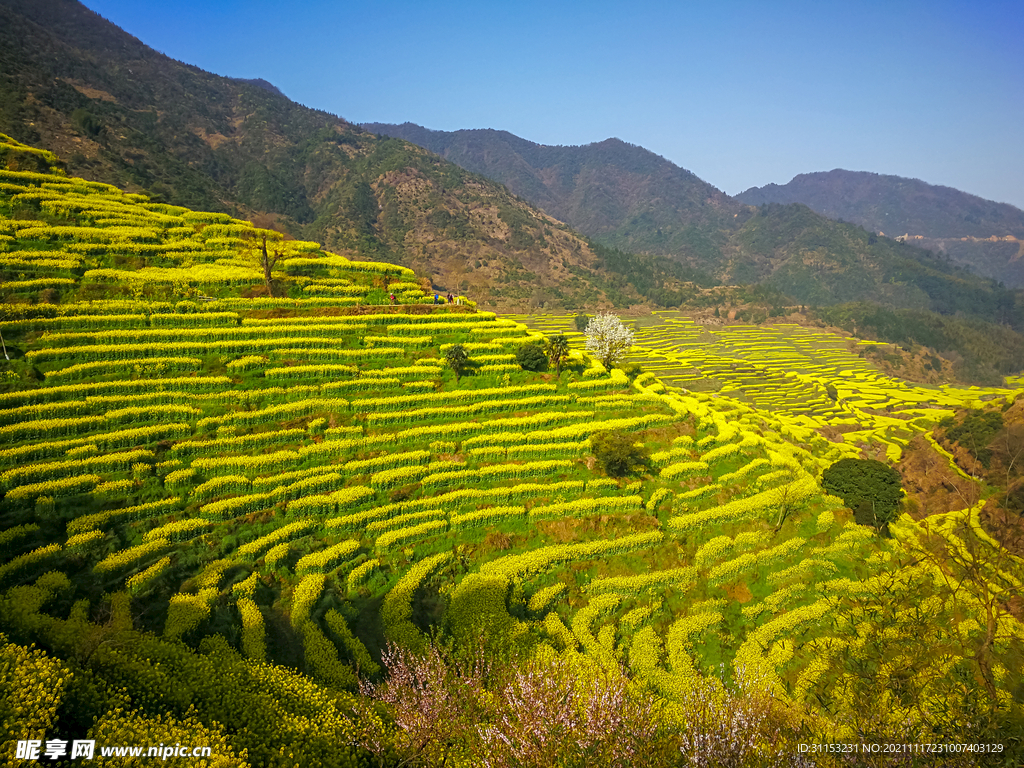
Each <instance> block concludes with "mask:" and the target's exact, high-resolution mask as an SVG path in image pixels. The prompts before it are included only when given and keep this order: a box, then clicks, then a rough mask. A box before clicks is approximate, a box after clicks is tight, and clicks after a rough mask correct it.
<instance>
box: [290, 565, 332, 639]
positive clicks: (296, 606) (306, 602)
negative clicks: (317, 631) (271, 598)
mask: <svg viewBox="0 0 1024 768" xmlns="http://www.w3.org/2000/svg"><path fill="white" fill-rule="evenodd" d="M326 579H327V576H326V575H325V574H322V573H310V574H307V575H305V576H303V577H302V580H301V581H300V582H299V584H298V586H297V587H295V591H294V593H292V612H291V622H292V626H293V627H295V628H296V629H298V628H299V627H301V626H302V624H303V623H304V622H305V621H306V620H307V619H308V618H309V613H310V611H312V610H313V607H314V606H315V605H316V602H317V601H318V600H319V599H320V594H321V593H322V592H323V591H324V582H325V581H326Z"/></svg>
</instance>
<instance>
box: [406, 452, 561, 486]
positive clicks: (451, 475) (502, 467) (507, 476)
mask: <svg viewBox="0 0 1024 768" xmlns="http://www.w3.org/2000/svg"><path fill="white" fill-rule="evenodd" d="M574 466H576V464H575V462H573V461H571V460H569V459H550V460H547V461H528V462H525V463H523V464H489V465H487V466H484V467H480V468H479V469H455V470H448V471H445V472H435V473H433V474H430V475H427V476H426V477H424V478H423V480H422V484H423V486H424V487H427V488H430V487H438V486H441V487H444V486H450V485H473V484H476V483H491V482H496V481H500V480H519V479H521V478H527V477H547V476H550V475H553V474H555V473H557V472H568V471H570V470H571V469H572V468H573V467H574Z"/></svg>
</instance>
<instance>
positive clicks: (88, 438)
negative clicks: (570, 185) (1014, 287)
mask: <svg viewBox="0 0 1024 768" xmlns="http://www.w3.org/2000/svg"><path fill="white" fill-rule="evenodd" d="M0 141H2V144H3V147H4V152H3V157H4V158H5V162H6V164H7V166H8V167H7V168H6V169H0V249H2V250H0V266H2V276H0V299H2V303H0V331H2V333H3V339H4V348H5V352H6V354H5V360H4V361H2V362H3V365H2V377H0V435H2V439H3V442H2V448H0V490H2V492H3V494H4V496H3V499H2V501H0V552H2V555H3V563H2V565H0V670H3V674H4V676H5V679H6V680H10V681H12V683H11V684H9V685H5V686H2V687H0V709H2V710H3V711H5V712H15V713H17V716H12V717H9V718H5V719H3V720H2V721H0V744H2V745H3V746H2V749H4V750H11V751H12V752H8V753H7V754H12V753H13V750H14V749H15V747H16V744H17V742H18V741H22V742H26V741H28V740H38V741H39V742H40V744H42V743H44V741H46V740H50V739H53V740H63V741H64V742H65V743H71V740H73V739H85V738H88V739H93V740H95V741H96V750H97V754H98V755H101V756H102V752H101V750H102V749H104V748H110V747H111V746H112V745H123V744H136V745H138V744H143V745H146V744H152V745H156V744H158V743H159V744H161V745H170V744H174V745H175V747H177V746H178V745H182V746H186V747H192V746H195V745H203V746H207V747H210V748H211V749H212V750H213V752H214V755H215V757H216V760H215V764H217V765H220V766H224V768H245V767H246V766H272V767H273V768H284V767H285V766H292V765H295V764H296V763H297V764H300V765H322V766H331V767H336V768H355V767H356V766H359V765H366V764H372V763H374V762H375V763H376V764H383V765H390V764H394V763H396V762H400V763H404V764H408V765H413V764H416V765H424V766H427V765H440V764H445V763H448V764H453V765H469V764H485V763H490V764H493V765H518V766H522V767H523V768H542V766H543V767H544V768H547V766H551V765H582V764H586V763H587V761H588V760H591V759H592V758H593V755H595V754H599V755H602V764H608V765H621V766H626V765H629V766H631V767H632V766H637V767H639V768H660V767H661V766H664V765H666V764H672V763H673V761H674V762H676V763H678V760H679V756H680V755H684V756H691V755H692V756H694V759H695V760H696V759H703V758H704V757H705V756H706V753H705V751H704V750H703V747H702V748H701V751H700V752H699V753H694V752H693V751H692V746H691V745H692V744H693V743H695V740H697V739H702V740H703V739H708V738H714V739H715V743H716V744H718V745H719V747H718V749H720V750H725V752H724V753H723V754H727V756H729V758H730V759H731V760H733V762H734V764H737V765H744V764H749V763H750V761H751V760H753V759H755V758H758V759H760V758H765V759H771V760H772V761H773V762H774V763H775V764H786V765H794V764H799V763H797V762H796V760H797V759H799V753H798V752H797V745H798V744H799V743H806V741H807V740H808V739H811V740H816V741H824V740H826V739H828V738H833V739H838V740H842V741H850V740H853V739H857V740H860V741H863V742H864V743H874V742H877V743H889V742H891V741H892V740H893V739H911V740H912V741H913V742H923V740H926V739H927V738H928V737H929V736H930V735H932V734H936V733H939V734H942V735H943V737H945V738H947V739H954V740H956V741H957V742H958V743H967V744H974V743H999V744H1005V745H1006V748H1005V752H1004V753H1002V754H1001V755H1000V756H999V757H1000V760H1001V763H999V764H1001V765H1007V766H1009V765H1012V764H1014V763H1015V762H1019V758H1020V757H1021V754H1020V749H1019V747H1018V746H1017V745H1019V744H1020V741H1019V740H1017V738H1016V737H1017V736H1018V735H1020V723H1021V722H1022V718H1024V712H1022V711H1021V705H1020V702H1021V701H1022V700H1024V699H1022V697H1021V693H1022V691H1021V689H1020V685H1021V684H1020V679H1019V676H1018V675H1015V674H1014V673H1013V672H1012V670H1013V669H1020V668H1021V663H1022V662H1021V660H1022V658H1024V627H1022V625H1021V624H1020V620H1019V619H1020V615H1019V610H1018V609H1019V606H1016V605H1013V604H1008V603H1007V601H1005V600H1004V599H1003V595H1005V594H1007V593H1008V592H1009V591H1012V590H1013V589H1014V586H1013V585H1014V584H1017V585H1019V584H1020V583H1021V579H1024V570H1022V568H1021V563H1020V561H1019V560H1017V559H1014V558H1010V557H1005V556H1003V555H1002V554H999V553H998V550H993V551H995V552H996V553H997V554H996V555H992V556H988V555H984V554H983V555H978V554H977V553H978V552H982V553H985V552H988V551H989V549H988V548H989V547H990V544H989V543H988V542H989V539H987V538H986V537H987V534H986V533H985V532H984V530H983V529H981V528H980V527H979V526H978V525H977V514H976V513H977V510H976V509H974V508H971V509H954V510H952V511H950V512H948V513H945V514H943V515H935V516H932V517H930V518H922V519H921V520H920V521H915V520H914V519H912V518H911V517H909V516H907V515H903V516H899V517H897V518H896V519H894V520H893V522H892V523H891V530H890V533H891V534H892V535H891V537H886V536H881V535H879V532H878V531H876V530H875V528H873V527H871V526H869V525H861V524H858V523H857V522H855V520H854V517H853V513H852V512H851V510H850V509H849V508H848V507H847V506H846V502H845V500H844V499H840V498H838V497H836V496H832V495H829V494H826V493H825V492H824V490H823V488H822V485H821V483H822V476H823V473H824V472H825V471H826V470H827V469H830V468H831V466H832V465H833V463H834V462H836V461H837V460H839V459H842V458H856V457H859V456H861V455H862V454H870V455H875V456H881V457H882V458H892V459H893V460H896V459H898V458H899V457H900V453H901V450H902V448H901V447H902V446H903V445H906V444H907V441H909V440H910V439H912V438H913V437H914V436H923V437H927V436H929V435H930V434H931V431H932V430H933V429H934V428H935V426H936V425H937V424H938V423H939V422H940V421H941V420H942V419H943V418H945V417H949V416H952V415H953V413H954V410H953V409H954V408H956V407H958V406H959V405H962V404H963V403H965V402H970V401H973V400H975V399H983V400H994V399H997V398H1005V397H1006V396H1007V395H1008V394H1010V393H1009V392H1008V391H1007V390H998V389H991V390H981V389H978V388H972V389H962V390H960V389H954V388H943V389H941V390H939V389H929V388H915V387H909V386H907V385H905V384H904V383H902V382H898V381H894V380H891V379H888V378H887V377H885V376H882V375H880V374H879V373H878V371H877V370H874V369H872V367H871V366H870V364H868V363H867V362H866V361H864V360H861V359H858V358H857V356H856V355H853V354H851V353H850V352H849V350H848V348H847V344H846V341H845V340H844V339H841V338H836V337H833V336H831V335H828V334H819V333H817V332H813V331H808V330H806V329H800V328H794V327H792V326H780V327H779V328H777V329H775V330H774V331H769V330H766V329H761V328H757V327H753V326H735V327H723V328H721V329H719V330H717V331H712V330H709V329H708V328H705V327H703V326H700V325H698V324H696V323H694V322H693V321H692V320H690V319H689V318H686V317H685V316H680V315H678V313H675V314H673V315H668V314H666V315H665V316H654V317H652V318H651V320H652V323H651V324H650V326H649V327H647V328H641V329H637V349H636V350H635V351H636V352H637V353H639V354H641V355H643V356H644V357H645V358H646V359H645V360H644V362H643V365H644V366H645V367H648V366H649V368H650V369H649V370H636V369H631V370H630V372H629V373H627V371H626V370H625V369H623V368H619V367H615V366H614V365H613V366H612V367H611V368H610V369H609V368H606V367H605V366H604V365H602V364H601V363H600V362H598V361H596V360H595V359H594V358H593V357H592V356H591V355H590V354H589V353H587V352H586V351H585V350H584V349H582V348H581V344H580V339H579V337H578V336H575V335H574V336H572V337H571V339H570V340H569V355H568V357H567V359H565V360H564V361H563V364H562V365H561V369H560V370H551V369H550V367H549V368H548V369H547V370H544V369H543V368H542V369H541V370H538V371H529V370H525V369H524V368H523V367H522V366H520V365H519V364H518V362H517V360H518V356H517V352H518V351H519V350H520V349H521V348H522V347H523V346H524V345H530V344H533V343H535V342H538V341H542V340H543V339H544V337H545V335H546V334H548V333H557V332H559V331H560V330H563V329H565V328H566V327H567V326H568V324H569V323H570V317H569V316H567V315H561V316H557V317H553V318H546V319H545V320H544V321H543V322H544V324H545V326H546V327H547V328H550V330H543V331H542V330H536V329H531V328H530V327H528V326H527V325H526V324H524V323H520V322H518V321H517V320H516V319H513V318H508V317H501V316H498V315H496V314H494V313H491V312H481V311H477V310H476V308H474V307H473V306H472V304H460V305H453V306H447V305H446V306H434V305H433V303H432V300H431V297H430V296H429V295H426V294H425V293H424V291H423V290H422V285H423V278H422V276H418V275H416V274H415V273H413V272H412V271H411V270H408V269H407V268H404V267H399V266H396V265H393V264H388V263H383V262H373V261H356V260H350V259H347V258H345V257H344V256H341V255H339V254H333V253H330V252H327V251H324V250H322V249H321V248H320V246H319V245H318V244H316V243H311V242H302V241H294V240H284V239H281V238H280V237H279V236H278V235H276V233H274V232H273V231H269V230H262V229H260V228H257V227H254V226H252V225H251V224H250V223H248V222H245V221H242V220H233V219H231V218H230V217H229V216H227V215H226V214H223V213H211V212H200V211H192V210H189V209H185V208H180V207H175V206H171V205H168V204H166V203H160V202H154V201H153V200H152V199H150V198H148V197H146V196H145V195H141V194H133V193H125V192H123V191H122V190H119V189H117V188H116V187H112V186H109V185H103V184H100V183H97V182H90V181H87V180H84V179H81V178H76V177H70V176H66V175H64V174H62V173H61V172H60V169H59V168H55V166H56V165H58V163H57V159H56V158H55V157H54V156H53V155H52V154H50V153H48V152H47V151H45V150H40V149H38V148H33V147H28V146H24V145H20V144H18V143H15V142H13V141H10V140H8V139H6V138H2V139H0ZM28 164H31V165H32V166H33V168H34V170H31V171H28V170H22V169H15V168H13V167H12V166H22V165H28ZM57 217H59V223H58V222H57V221H56V220H48V219H51V218H52V219H55V218H57ZM264 238H266V239H265V240H264ZM264 243H265V244H266V247H267V250H268V252H269V253H271V254H277V256H278V260H277V261H276V262H275V263H274V265H273V269H272V270H271V275H270V279H269V281H268V280H267V279H266V275H265V274H264V269H263V268H262V267H263V266H264V265H263V264H261V263H260V261H261V258H262V253H261V252H262V247H263V245H264ZM267 282H269V286H268V285H267ZM260 289H262V290H260ZM389 292H393V293H397V294H398V298H399V299H400V302H399V303H398V304H397V305H391V304H390V302H388V300H387V293H389ZM268 294H272V295H268ZM285 294H286V295H285ZM658 320H660V321H661V323H662V326H661V327H657V325H656V323H655V321H658ZM531 322H534V321H533V320H531ZM709 337H710V338H709ZM454 345H462V347H463V349H464V350H465V351H466V352H467V353H468V357H469V361H468V362H469V364H468V365H467V366H466V368H465V369H464V370H462V371H461V374H460V373H459V372H456V371H454V370H452V367H451V363H450V362H448V357H449V356H448V354H447V353H448V352H449V351H450V350H452V349H453V347H454ZM766 361H769V362H767V363H766ZM667 366H673V367H676V368H679V367H686V368H693V370H690V371H687V372H685V373H682V375H685V376H689V378H690V380H689V381H687V382H686V384H687V387H686V388H685V389H683V388H676V387H673V386H671V385H670V384H668V383H666V382H665V381H660V380H659V379H658V377H657V374H656V373H655V371H658V372H659V373H660V372H661V371H662V370H663V369H665V368H666V367H667ZM665 373H666V374H667V373H668V371H665ZM677 377H678V375H677ZM666 378H669V377H668V376H666ZM710 379H717V380H719V381H721V382H724V383H725V384H726V386H722V387H719V388H718V389H719V391H717V392H715V393H714V394H709V393H707V392H702V391H696V390H697V389H698V388H699V387H698V386H697V385H698V384H700V382H702V381H705V380H710ZM691 387H692V389H691ZM822 432H827V433H828V435H829V436H828V437H825V436H824V435H823V434H822ZM602 436H605V437H602ZM608 436H610V437H611V438H614V439H615V440H618V441H620V442H621V443H622V444H624V445H626V446H627V447H628V448H629V449H630V450H631V451H639V455H640V456H641V457H642V461H640V462H639V463H633V464H632V465H631V467H630V468H628V469H629V471H628V472H626V473H625V474H623V472H621V471H614V472H613V471H612V469H611V467H612V466H613V465H612V464H611V463H609V462H606V461H605V460H604V458H602V454H601V452H600V450H599V446H600V445H602V444H607V443H606V441H607V440H608V439H610V438H609V437H608ZM893 511H894V512H898V510H893ZM965 552H966V554H964V553H965ZM950 585H952V586H950ZM389 644H390V645H389ZM389 648H390V650H389ZM424 680H425V681H428V684H426V685H424V684H423V683H422V682H421V681H424ZM563 719H565V720H569V721H570V722H569V725H568V726H566V725H564V723H563ZM481 723H483V724H487V725H488V726H489V730H488V729H481V728H479V727H478V726H479V725H480V724H481ZM527 727H529V728H530V729H531V730H530V731H529V732H530V733H534V734H536V742H538V743H539V746H537V745H534V743H533V742H528V743H527V747H528V749H527V747H524V748H523V749H520V748H519V747H518V746H515V745H518V744H521V743H522V734H523V733H525V732H527V730H526V728H527ZM567 733H570V734H572V738H566V734H567ZM709 734H710V736H709ZM699 743H701V744H704V743H705V742H704V741H700V742H699ZM531 745H533V746H531ZM751 745H752V746H751ZM23 747H25V748H26V749H27V748H28V747H27V745H24V744H23ZM173 754H174V755H175V756H176V757H177V752H174V753H173ZM166 756H167V754H166V753H165V754H164V757H166ZM605 757H607V759H605ZM832 757H833V756H831V755H825V756H822V757H821V759H820V760H816V761H815V763H814V764H815V765H819V766H829V765H835V766H839V765H840V764H846V763H845V761H844V762H843V763H840V761H839V756H836V759H835V760H833V759H832ZM974 757H975V756H974V755H973V754H972V755H971V756H970V758H971V760H973V759H974ZM1003 757H1005V758H1006V759H1005V760H1002V758H1003ZM687 759H689V757H687ZM885 760H886V762H885V763H883V762H879V763H877V764H878V765H884V764H887V762H888V756H885ZM169 764H175V763H173V762H172V763H169ZM178 764H185V761H184V759H182V760H181V761H179V763H178ZM869 764H872V765H874V763H869ZM946 764H947V765H950V766H953V765H957V766H960V765H964V766H966V765H969V764H971V761H961V760H960V757H959V756H958V755H954V756H953V758H952V759H951V760H950V761H948V762H947V763H946Z"/></svg>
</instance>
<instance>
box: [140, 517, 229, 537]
mask: <svg viewBox="0 0 1024 768" xmlns="http://www.w3.org/2000/svg"><path fill="white" fill-rule="evenodd" d="M212 527H213V523H211V522H210V521H209V520H200V519H196V518H190V519H186V520H175V521H174V522H171V523H166V524H164V525H161V526H160V527H159V528H154V529H153V530H151V531H147V532H146V535H145V536H144V537H143V538H144V539H145V540H146V541H154V540H156V539H170V540H172V541H185V540H188V539H191V538H194V537H195V536H198V535H200V534H201V533H204V532H205V531H207V530H209V529H210V528H212Z"/></svg>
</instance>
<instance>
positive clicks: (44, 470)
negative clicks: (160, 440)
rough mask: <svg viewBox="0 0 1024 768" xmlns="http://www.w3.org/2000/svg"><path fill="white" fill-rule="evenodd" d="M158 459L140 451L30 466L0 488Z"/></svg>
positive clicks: (2, 479) (0, 477)
mask: <svg viewBox="0 0 1024 768" xmlns="http://www.w3.org/2000/svg"><path fill="white" fill-rule="evenodd" d="M155 459H156V455H155V454H154V453H153V452H152V451H149V450H145V449H138V450H134V451H123V452H120V453H110V454H105V455H102V456H91V457H89V458H84V459H70V460H67V461H53V462H47V463H45V464H28V465H23V466H20V467H17V468H16V469H9V470H7V471H6V472H4V473H3V474H0V487H3V488H14V487H15V486H19V485H26V484H29V483H38V482H41V481H45V480H58V479H66V478H67V477H68V476H69V475H82V474H85V473H88V472H114V471H118V470H124V469H127V468H129V467H131V466H132V465H133V464H135V463H136V462H139V461H148V462H149V463H152V462H153V461H154V460H155ZM50 495H52V494H50Z"/></svg>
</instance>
